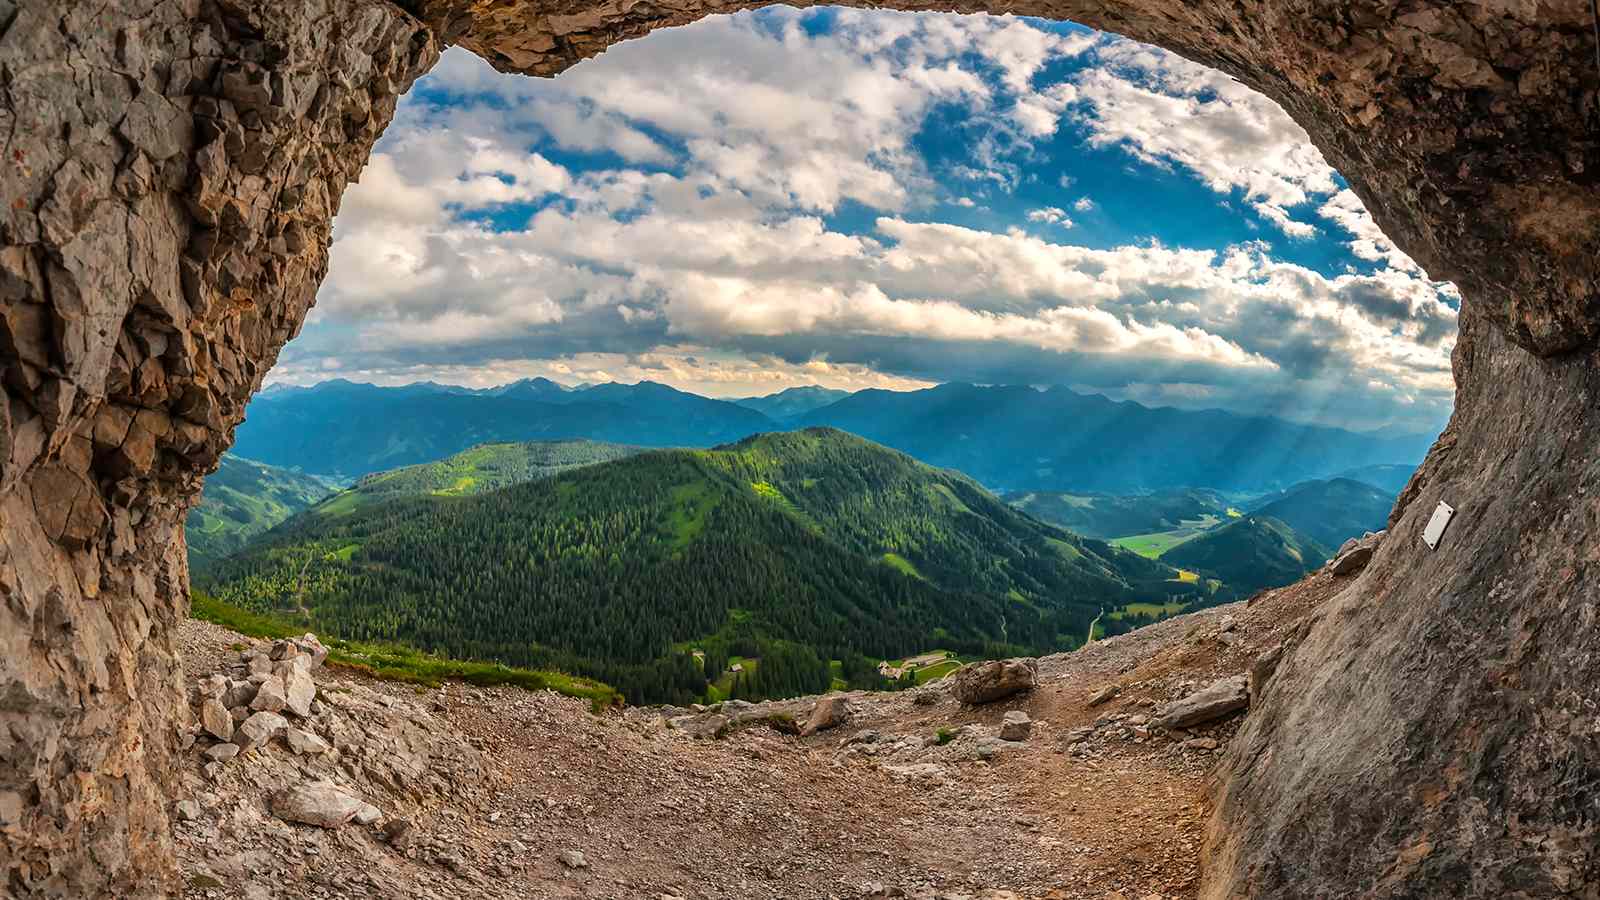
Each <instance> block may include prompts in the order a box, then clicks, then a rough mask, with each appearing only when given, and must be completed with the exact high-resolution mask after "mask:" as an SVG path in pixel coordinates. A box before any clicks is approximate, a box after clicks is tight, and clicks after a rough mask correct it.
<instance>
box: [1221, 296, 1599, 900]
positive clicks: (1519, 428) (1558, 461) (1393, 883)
mask: <svg viewBox="0 0 1600 900" xmlns="http://www.w3.org/2000/svg"><path fill="white" fill-rule="evenodd" d="M1454 362H1455V371H1456V378H1457V382H1458V384H1459V385H1460V390H1459V392H1458V395H1457V407H1456V412H1455V416H1454V418H1453V419H1452V420H1451V422H1450V425H1449V427H1448V428H1447V429H1446V430H1445V432H1444V433H1443V434H1442V435H1441V436H1440V438H1439V440H1438V442H1437V443H1436V444H1435V446H1434V448H1433V452H1432V453H1430V454H1429V456H1428V461H1427V463H1426V464H1425V465H1424V466H1423V467H1422V469H1420V470H1419V471H1418V473H1417V475H1416V476H1415V477H1414V478H1413V480H1412V482H1411V484H1410V486H1409V487H1408V488H1407V490H1406V493H1405V495H1404V498H1403V500H1402V504H1401V505H1400V506H1398V507H1397V508H1396V516H1395V520H1394V522H1393V524H1392V526H1391V528H1390V529H1389V532H1388V535H1387V537H1386V538H1385V540H1384V541H1383V543H1382V545H1381V547H1380V549H1379V550H1378V553H1377V555H1376V557H1374V559H1373V561H1372V562H1371V563H1370V564H1369V565H1368V566H1367V569H1366V571H1365V572H1364V573H1363V574H1362V575H1361V576H1360V577H1359V578H1357V579H1356V580H1355V582H1354V584H1353V585H1352V586H1351V587H1350V588H1348V589H1346V590H1345V591H1343V592H1342V593H1341V594H1340V595H1339V596H1338V597H1337V598H1335V599H1333V600H1332V601H1330V602H1329V603H1328V605H1327V606H1325V607H1324V608H1323V609H1322V610H1321V611H1320V612H1319V615H1318V619H1317V621H1316V623H1315V625H1314V626H1313V627H1311V628H1310V629H1309V631H1308V633H1306V635H1305V637H1304V638H1303V639H1302V640H1301V641H1300V642H1299V643H1298V645H1296V646H1295V647H1294V648H1293V649H1292V650H1290V651H1289V652H1288V653H1287V654H1286V655H1285V657H1284V659H1283V660H1282V661H1281V662H1280V663H1279V664H1278V668H1277V670H1276V672H1275V673H1274V674H1273V675H1272V677H1271V680H1270V681H1268V682H1267V685H1266V688H1265V691H1264V693H1263V696H1262V697H1261V698H1259V701H1258V702H1257V703H1256V704H1254V705H1252V707H1251V711H1250V715H1249V716H1248V717H1247V718H1246V719H1245V723H1244V727H1243V728H1242V729H1241V730H1240V732H1239V735H1238V737H1237V738H1236V739H1235V741H1234V743H1233V745H1232V747H1231V748H1230V752H1229V754H1228V756H1227V757H1226V760H1225V762H1224V764H1223V766H1222V767H1221V769H1220V770H1219V772H1218V773H1217V774H1216V776H1214V777H1215V778H1216V783H1217V784H1216V786H1217V790H1216V793H1215V799H1216V805H1215V811H1214V814H1213V818H1212V821H1211V826H1210V829H1209V834H1208V844H1209V847H1210V851H1211V852H1210V858H1209V859H1208V860H1207V863H1208V864H1207V867H1206V868H1207V876H1208V879H1209V884H1208V891H1207V893H1206V895H1205V896H1208V897H1218V898H1222V897H1238V896H1255V897H1313V896H1341V897H1494V898H1534V897H1566V896H1571V897H1592V896H1596V895H1597V893H1600V845H1597V844H1596V840H1595V836H1596V834H1597V833H1600V806H1597V805H1596V803H1595V800H1594V798H1595V797H1596V795H1597V793H1600V741H1597V739H1596V735H1600V566H1597V565H1596V560H1597V546H1600V544H1597V541H1596V535H1597V534H1600V454H1597V453H1596V448H1597V447H1600V421H1597V418H1596V415H1595V403H1596V398H1597V397H1600V359H1597V356H1596V354H1594V353H1593V352H1590V353H1587V354H1581V355H1570V356H1567V357H1563V358H1561V359H1557V360H1540V359H1537V358H1535V357H1532V356H1530V355H1529V354H1527V353H1524V352H1522V351H1521V350H1519V349H1518V348H1516V347H1514V346H1512V345H1511V344H1510V343H1509V342H1508V341H1507V340H1506V339H1505V337H1504V336H1503V335H1502V334H1501V333H1500V332H1499V331H1497V330H1496V329H1494V328H1492V327H1490V326H1488V325H1487V324H1486V323H1484V322H1482V321H1481V320H1477V319H1468V320H1467V321H1466V322H1465V323H1464V327H1463V332H1462V335H1461V340H1460V342H1459V343H1458V344H1457V348H1456V353H1455V361H1454ZM1441 500H1442V501H1444V502H1446V503H1449V504H1450V505H1451V506H1452V507H1453V508H1454V509H1455V510H1456V513H1455V516H1454V517H1453V518H1452V519H1451V521H1450V524H1449V527H1448V528H1447V529H1446V531H1445V533H1444V536H1443V538H1442V540H1441V541H1440V543H1439V546H1438V549H1436V550H1435V549H1429V548H1428V547H1427V546H1426V545H1425V544H1424V543H1423V542H1422V531H1423V527H1424V526H1425V524H1426V523H1427V521H1428V519H1429V517H1430V516H1431V515H1432V514H1433V511H1434V509H1435V507H1436V506H1437V505H1438V503H1439V502H1440V501H1441ZM1335 887H1337V890H1332V889H1333V888H1335ZM1330 891H1331V893H1330Z"/></svg>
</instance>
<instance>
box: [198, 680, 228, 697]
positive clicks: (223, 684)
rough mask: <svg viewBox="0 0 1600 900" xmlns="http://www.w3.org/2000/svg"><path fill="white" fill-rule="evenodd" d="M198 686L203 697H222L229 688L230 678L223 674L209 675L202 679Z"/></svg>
mask: <svg viewBox="0 0 1600 900" xmlns="http://www.w3.org/2000/svg"><path fill="white" fill-rule="evenodd" d="M198 688H199V691H200V696H202V697H214V698H215V697H221V696H222V692H223V691H226V690H227V689H228V679H227V677H226V676H223V675H209V676H207V677H205V678H202V679H200V684H199V686H198Z"/></svg>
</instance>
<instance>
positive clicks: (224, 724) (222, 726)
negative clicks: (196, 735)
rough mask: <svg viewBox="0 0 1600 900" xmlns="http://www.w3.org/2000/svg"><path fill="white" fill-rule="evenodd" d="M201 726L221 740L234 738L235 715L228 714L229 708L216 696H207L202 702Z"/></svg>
mask: <svg viewBox="0 0 1600 900" xmlns="http://www.w3.org/2000/svg"><path fill="white" fill-rule="evenodd" d="M200 726H201V727H202V728H204V729H205V730H206V733H207V734H209V735H211V736H212V737H214V738H216V739H217V740H219V741H231V740H233V716H231V715H229V714H228V708H227V707H226V706H223V705H222V701H221V700H218V699H217V698H215V697H207V698H206V700H205V702H204V703H202V704H200Z"/></svg>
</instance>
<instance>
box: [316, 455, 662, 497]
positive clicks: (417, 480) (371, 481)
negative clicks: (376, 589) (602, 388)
mask: <svg viewBox="0 0 1600 900" xmlns="http://www.w3.org/2000/svg"><path fill="white" fill-rule="evenodd" d="M641 449H642V448H639V447H629V446H626V445H624V444H608V443H606V442H604V441H589V440H571V441H523V442H520V443H509V444H479V445H478V446H476V447H472V448H470V449H467V450H463V451H461V452H460V453H457V454H455V455H454V456H447V457H445V458H444V459H441V460H439V461H438V462H431V463H418V464H417V465H414V466H402V467H401V468H398V469H391V470H389V471H387V472H379V473H377V474H375V475H368V476H366V477H365V478H363V479H361V480H360V481H358V482H356V485H355V487H354V488H352V489H351V491H352V492H353V493H354V494H356V495H359V496H360V497H361V498H362V499H363V500H364V501H371V500H377V499H382V498H390V497H395V496H399V495H404V494H481V493H484V492H485V491H493V490H498V489H500V488H503V487H510V486H511V485H513V484H521V483H523V482H524V481H534V480H537V479H540V478H548V477H550V476H551V475H557V474H559V473H561V472H565V471H567V470H568V469H575V468H577V467H579V466H589V465H594V464H595V463H600V462H608V461H610V460H613V459H622V458H623V457H627V456H632V455H634V454H635V453H638V452H640V450H641ZM335 502H337V501H335Z"/></svg>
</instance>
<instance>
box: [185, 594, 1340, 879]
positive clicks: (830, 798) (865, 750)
mask: <svg viewBox="0 0 1600 900" xmlns="http://www.w3.org/2000/svg"><path fill="white" fill-rule="evenodd" d="M1344 583H1345V582H1344V580H1342V579H1340V580H1335V579H1332V578H1331V577H1329V576H1326V575H1319V576H1314V577H1313V578H1311V579H1308V580H1307V581H1305V582H1302V583H1301V584H1299V585H1296V586H1294V587H1292V588H1287V589H1284V590H1281V591H1277V592H1272V593H1270V594H1267V595H1263V596H1261V597H1259V598H1257V600H1255V601H1253V602H1252V603H1251V604H1249V605H1246V604H1234V605H1232V606H1229V607H1221V608H1218V609H1213V610H1206V611H1204V612H1200V613H1196V614H1193V615H1188V616H1182V617H1179V618H1176V619H1171V620H1168V621H1165V622H1162V623H1159V624H1157V625H1153V626H1150V627H1147V628H1144V629H1141V630H1139V631H1137V632H1134V633H1133V634H1130V635H1124V636H1121V637H1118V638H1114V639H1110V640H1105V641H1100V642H1097V643H1095V644H1093V645H1091V646H1090V647H1088V648H1085V649H1084V650H1082V651H1079V652H1076V653H1071V654H1061V655H1056V656H1049V657H1043V658H1041V659H1040V661H1039V662H1040V665H1039V682H1040V683H1039V686H1038V687H1037V688H1035V689H1034V690H1033V691H1032V692H1030V693H1028V694H1023V695H1017V696H1014V697H1012V698H1008V699H1007V700H1002V701H1000V702H997V703H993V704H989V705H986V706H981V707H964V706H961V705H960V704H958V703H957V702H956V701H955V700H954V699H953V698H951V697H950V696H949V694H948V693H947V692H946V691H945V690H943V688H942V686H940V685H933V686H930V687H927V688H921V689H917V690H915V691H908V692H903V693H895V694H866V693H854V694H851V695H849V703H850V707H851V710H852V717H851V720H850V721H849V722H848V723H847V724H845V725H843V726H841V727H838V728H835V729H832V730H829V731H825V732H822V733H820V734H817V735H814V736H812V737H808V738H800V737H796V736H792V735H787V734H780V733H778V732H777V731H774V730H772V729H770V728H768V727H766V726H763V725H752V726H749V727H743V728H736V729H733V730H732V731H731V733H730V734H727V735H726V736H725V737H723V738H721V739H694V738H692V737H690V736H689V733H688V732H687V731H686V730H685V729H683V728H675V727H670V726H669V725H668V724H667V721H666V719H667V716H669V715H671V714H672V712H671V711H668V712H666V713H663V711H660V710H656V709H650V708H636V709H629V710H626V711H612V712H608V713H606V714H603V715H595V714H593V713H592V712H590V710H589V709H588V706H587V705H586V704H585V703H582V702H580V701H577V700H572V699H570V698H565V697H560V696H558V695H555V694H551V693H548V692H542V693H529V692H525V691H520V690H517V689H514V688H494V689H480V688H473V687H469V686H464V685H459V684H450V685H446V686H444V687H443V688H440V689H437V690H418V689H416V688H414V687H411V686H408V685H401V684H394V683H385V682H376V681H372V680H370V679H367V678H364V677H362V676H360V675H358V674H356V673H352V672H349V671H347V670H338V669H320V670H318V672H317V682H318V687H319V696H320V698H321V701H319V708H318V710H317V711H315V712H314V713H313V715H312V716H311V717H310V718H308V719H307V720H306V721H305V722H304V723H301V724H302V725H303V727H304V728H305V729H306V730H308V731H317V732H318V733H321V734H324V735H325V736H328V737H329V742H330V743H331V744H333V749H332V750H330V751H329V752H327V753H325V754H316V755H295V754H293V753H291V752H290V751H289V750H288V749H287V748H286V747H284V746H281V745H273V746H269V747H267V748H265V749H262V750H256V751H251V752H249V753H245V754H241V755H240V756H239V757H237V758H235V759H232V760H228V761H226V762H223V763H213V764H211V765H210V766H209V767H208V766H207V763H206V760H205V758H204V757H203V756H202V755H201V754H202V753H203V751H204V750H205V749H206V748H207V747H209V746H211V744H210V741H209V740H208V739H205V738H201V739H199V740H197V741H196V743H195V745H194V747H193V748H192V749H191V750H190V751H188V753H187V754H186V759H185V765H186V766H187V768H186V770H185V772H184V780H185V785H186V789H187V790H188V792H189V796H188V797H185V798H180V799H192V800H194V801H196V803H195V806H196V807H197V808H198V813H197V814H196V815H194V816H192V817H190V818H188V819H187V820H185V821H180V822H178V823H177V825H176V826H175V829H176V834H177V837H178V842H179V845H180V848H181V851H182V859H183V865H184V870H185V877H186V880H187V884H188V888H187V890H186V892H185V896H186V897H194V898H202V897H203V898H223V897H247V898H252V900H254V898H261V897H394V898H401V897H404V898H449V900H464V898H480V897H481V898H502V897H504V898H511V897H517V898H530V897H531V898H545V897H549V898H568V897H572V898H577V897H582V898H612V897H616V898H634V897H642V898H652V900H660V898H685V900H688V898H695V900H713V898H825V897H841V898H843V897H863V896H908V897H925V898H934V897H950V898H958V897H970V898H989V900H1002V898H1008V897H1019V898H1062V900H1066V898H1096V900H1104V898H1116V897H1118V896H1120V897H1122V898H1124V900H1147V898H1154V897H1159V898H1163V900H1173V898H1190V897H1193V896H1195V893H1196V889H1197V886H1198V853H1199V847H1200V842H1201V835H1202V833H1203V828H1204V824H1205V819H1206V809H1205V779H1206V775H1207V773H1208V772H1209V771H1210V769H1211V767H1212V764H1213V763H1214V761H1215V759H1216V755H1217V754H1219V753H1220V752H1221V747H1222V746H1223V745H1225V744H1226V741H1227V740H1228V738H1229V737H1231V735H1232V733H1233V731H1234V729H1235V728H1236V727H1237V719H1234V720H1232V721H1227V720H1224V721H1222V722H1220V723H1214V724H1212V725H1211V726H1208V727H1206V728H1204V729H1201V730H1196V731H1192V732H1177V733H1166V732H1162V731H1160V730H1154V729H1150V728H1149V727H1148V724H1147V721H1146V720H1147V718H1148V717H1149V715H1150V714H1151V712H1152V711H1153V710H1154V709H1155V708H1156V707H1157V706H1158V705H1159V704H1162V703H1165V702H1168V701H1170V700H1173V699H1176V698H1178V697H1182V696H1185V695H1187V694H1188V693H1191V692H1192V691H1194V690H1196V689H1198V688H1201V687H1204V686H1206V685H1208V684H1210V683H1211V682H1212V681H1214V680H1216V679H1217V678H1220V677H1224V676H1230V675H1237V674H1240V673H1243V672H1245V671H1247V670H1248V669H1249V666H1250V663H1251V661H1252V660H1254V659H1255V657H1256V656H1257V655H1259V654H1260V653H1261V652H1262V651H1264V650H1266V649H1267V648H1270V647H1272V646H1275V645H1276V644H1277V643H1278V642H1279V641H1280V640H1282V639H1283V637H1284V635H1286V634H1287V633H1288V632H1289V631H1291V630H1292V629H1294V628H1295V627H1297V626H1298V625H1299V624H1300V623H1301V622H1302V621H1303V620H1304V618H1305V617H1306V616H1307V615H1309V614H1312V613H1313V612H1314V611H1315V609H1316V608H1317V607H1318V606H1319V605H1320V604H1321V602H1322V601H1323V600H1325V599H1326V598H1327V597H1329V596H1331V594H1332V593H1333V592H1335V591H1336V590H1337V589H1338V588H1339V587H1340V586H1342V584H1344ZM180 639H181V643H182V650H183V652H184V654H185V659H186V663H187V667H188V669H189V675H190V677H191V680H196V681H197V680H198V679H200V678H203V677H205V676H207V675H210V674H212V673H214V672H217V671H218V670H219V668H222V667H225V666H227V665H228V664H229V663H231V662H235V661H237V659H238V656H239V653H238V648H239V647H240V646H243V647H245V648H246V649H249V648H258V647H265V646H266V644H265V642H257V641H251V640H249V639H247V638H242V637H240V636H238V635H236V634H233V633H232V632H229V631H227V630H225V629H222V628H219V627H217V626H213V625H210V624H207V623H203V622H193V621H192V622H189V623H188V624H187V625H186V626H185V628H184V630H183V632H182V634H181V638H180ZM1112 684H1115V685H1117V686H1119V687H1120V689H1121V692H1120V693H1119V694H1118V695H1117V696H1116V697H1114V698H1113V699H1112V700H1110V701H1109V702H1106V703H1103V704H1102V705H1099V706H1090V705H1089V702H1088V701H1089V698H1090V697H1091V696H1092V695H1094V694H1095V693H1096V692H1098V691H1100V690H1101V689H1102V688H1104V687H1106V686H1108V685H1112ZM918 695H927V696H926V697H922V698H919V696H918ZM813 700H814V698H812V699H811V700H801V701H791V702H789V703H786V704H774V705H773V706H772V708H773V709H780V710H786V711H791V712H794V713H797V716H796V717H797V718H798V719H800V720H802V721H803V720H804V717H805V714H806V713H807V712H808V711H809V708H810V705H811V703H812V701H813ZM1010 710H1021V711H1023V712H1026V713H1027V714H1028V716H1029V717H1030V718H1031V720H1032V723H1033V724H1032V731H1031V734H1030V735H1029V737H1028V739H1027V740H1026V741H1023V742H1009V741H1007V742H1000V741H998V740H996V739H995V736H996V735H997V734H998V732H999V729H1000V724H1001V720H1002V718H1003V716H1004V715H1005V713H1006V712H1007V711H1010ZM757 711H758V712H759V710H757ZM680 712H681V711H680ZM940 729H945V730H946V731H947V732H950V733H952V734H953V735H954V737H953V739H951V740H949V741H948V742H947V743H944V744H940V743H938V742H937V741H936V740H935V734H936V733H937V732H938V731H939V730H940ZM863 731H872V732H876V739H875V740H870V741H869V736H868V735H861V737H860V741H859V742H852V743H847V742H849V741H851V740H852V739H853V738H854V736H856V735H858V733H860V732H863ZM341 742H342V743H341ZM306 781H327V782H331V783H336V784H337V785H339V786H340V787H341V789H343V790H347V791H349V792H351V793H354V794H358V795H359V796H360V797H361V798H362V799H364V800H367V801H370V802H371V803H372V804H373V805H375V806H377V807H378V808H379V810H380V811H381V812H382V813H383V816H382V818H381V819H379V820H378V821H377V822H374V823H372V824H370V825H365V826H363V825H358V824H355V823H351V824H348V825H345V826H343V827H342V828H338V829H326V828H317V827H312V826H307V825H299V824H289V823H286V822H283V821H281V820H280V819H278V818H277V817H276V816H274V815H273V814H272V812H271V806H270V801H269V798H270V797H271V795H272V794H273V793H274V792H275V791H277V790H280V789H282V788H283V787H286V786H289V785H293V784H297V783H302V782H306ZM194 809H195V807H191V808H190V811H191V812H192V811H193V810H194ZM400 820H403V821H404V822H406V823H407V824H409V825H410V826H412V827H411V830H410V832H409V833H408V834H407V836H406V838H404V839H400V840H396V841H394V842H393V843H391V842H389V841H388V840H387V838H386V835H385V832H384V825H385V823H388V822H391V821H400ZM391 827H392V828H394V827H398V826H391Z"/></svg>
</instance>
